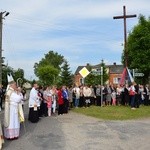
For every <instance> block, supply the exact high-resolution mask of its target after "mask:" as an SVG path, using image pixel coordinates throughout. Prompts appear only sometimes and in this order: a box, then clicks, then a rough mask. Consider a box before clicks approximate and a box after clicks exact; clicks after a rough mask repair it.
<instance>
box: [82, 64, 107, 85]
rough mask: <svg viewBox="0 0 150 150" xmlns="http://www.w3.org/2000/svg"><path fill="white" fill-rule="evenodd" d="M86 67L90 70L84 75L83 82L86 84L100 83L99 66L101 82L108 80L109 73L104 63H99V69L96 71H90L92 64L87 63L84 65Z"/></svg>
mask: <svg viewBox="0 0 150 150" xmlns="http://www.w3.org/2000/svg"><path fill="white" fill-rule="evenodd" d="M86 67H87V69H88V70H89V72H91V73H90V74H89V75H88V76H87V77H85V84H87V85H97V84H102V83H101V67H103V76H102V78H103V84H105V83H106V81H108V78H109V75H108V73H107V69H106V66H105V63H103V62H102V63H101V64H100V65H99V69H98V70H97V71H96V72H93V71H92V66H91V65H88V66H86Z"/></svg>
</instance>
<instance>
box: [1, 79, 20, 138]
mask: <svg viewBox="0 0 150 150" xmlns="http://www.w3.org/2000/svg"><path fill="white" fill-rule="evenodd" d="M17 90H18V89H17V85H16V82H15V81H11V82H10V83H9V88H8V90H7V91H6V97H5V110H4V137H5V138H6V139H9V140H14V139H18V137H19V132H20V120H19V118H20V116H19V112H20V110H19V103H20V102H21V99H22V97H21V96H20V95H19V94H18V93H17Z"/></svg>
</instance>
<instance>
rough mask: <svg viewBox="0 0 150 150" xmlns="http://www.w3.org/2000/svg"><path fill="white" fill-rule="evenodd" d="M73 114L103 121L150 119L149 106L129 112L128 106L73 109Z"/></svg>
mask: <svg viewBox="0 0 150 150" xmlns="http://www.w3.org/2000/svg"><path fill="white" fill-rule="evenodd" d="M72 110H73V111H74V112H77V113H81V114H84V115H87V116H92V117H96V118H99V119H104V120H130V119H140V118H148V117H150V106H140V108H137V109H136V110H131V108H130V107H128V106H107V107H100V106H90V107H89V108H74V109H72Z"/></svg>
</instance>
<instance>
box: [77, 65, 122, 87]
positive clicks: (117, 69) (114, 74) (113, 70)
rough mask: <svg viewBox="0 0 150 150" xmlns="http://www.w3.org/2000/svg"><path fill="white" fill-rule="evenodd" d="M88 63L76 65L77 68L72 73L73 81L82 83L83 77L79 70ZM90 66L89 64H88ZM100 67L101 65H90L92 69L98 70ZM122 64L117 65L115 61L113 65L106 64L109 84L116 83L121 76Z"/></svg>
mask: <svg viewBox="0 0 150 150" xmlns="http://www.w3.org/2000/svg"><path fill="white" fill-rule="evenodd" d="M88 65H89V64H87V65H86V66H78V68H77V69H76V71H75V74H74V83H76V84H78V85H81V84H83V83H84V82H83V80H84V79H83V77H82V76H81V75H80V73H79V71H80V70H81V69H82V68H83V67H87V66H88ZM90 66H91V65H90ZM100 68H101V65H100V64H98V65H93V66H91V69H92V71H99V70H100ZM123 69H124V66H123V65H117V64H116V63H114V64H113V65H106V70H107V73H108V74H109V79H108V83H109V84H118V83H119V81H120V79H121V76H122V72H123Z"/></svg>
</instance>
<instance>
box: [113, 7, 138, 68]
mask: <svg viewBox="0 0 150 150" xmlns="http://www.w3.org/2000/svg"><path fill="white" fill-rule="evenodd" d="M133 17H136V15H126V7H125V6H123V16H115V17H113V19H123V20H124V55H125V67H127V66H128V50H127V28H126V19H127V18H133Z"/></svg>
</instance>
